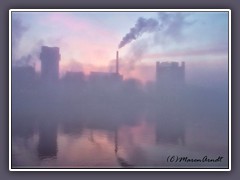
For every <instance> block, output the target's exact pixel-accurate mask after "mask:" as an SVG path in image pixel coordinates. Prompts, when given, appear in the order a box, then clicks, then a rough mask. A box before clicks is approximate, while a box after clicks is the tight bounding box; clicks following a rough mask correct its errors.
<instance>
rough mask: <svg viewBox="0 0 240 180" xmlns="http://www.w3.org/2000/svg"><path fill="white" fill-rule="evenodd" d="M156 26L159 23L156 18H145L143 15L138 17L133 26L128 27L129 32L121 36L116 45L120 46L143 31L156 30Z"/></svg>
mask: <svg viewBox="0 0 240 180" xmlns="http://www.w3.org/2000/svg"><path fill="white" fill-rule="evenodd" d="M158 28H159V23H158V21H157V20H156V19H153V18H149V19H145V18H143V17H140V18H139V19H138V20H137V22H136V24H135V26H134V27H133V28H131V29H130V32H129V33H128V34H126V35H125V36H124V37H123V39H122V41H121V42H120V44H119V46H118V47H119V48H122V47H123V46H125V45H126V44H128V43H130V42H131V41H133V40H135V39H137V38H138V37H140V36H141V35H142V34H143V33H145V32H153V31H156V30H158Z"/></svg>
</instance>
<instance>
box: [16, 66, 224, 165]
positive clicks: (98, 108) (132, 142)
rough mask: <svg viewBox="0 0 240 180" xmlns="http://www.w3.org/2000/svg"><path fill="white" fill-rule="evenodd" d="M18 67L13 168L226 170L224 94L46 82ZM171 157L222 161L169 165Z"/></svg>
mask: <svg viewBox="0 0 240 180" xmlns="http://www.w3.org/2000/svg"><path fill="white" fill-rule="evenodd" d="M17 70H19V68H18V69H17ZM17 70H16V69H14V68H13V69H12V73H13V74H12V142H13V144H12V148H13V151H12V159H13V167H35V166H37V167H39V166H40V167H79V168H81V167H147V168H148V167H160V168H162V167H192V166H194V167H226V166H227V163H228V92H227V89H215V90H212V89H207V88H200V87H195V86H192V85H189V84H184V85H183V86H175V85H171V84H169V85H166V84H165V86H161V85H158V84H157V82H155V83H153V84H146V85H142V84H141V83H140V82H139V81H137V80H134V79H132V80H131V79H129V80H105V79H102V80H96V79H90V78H89V77H87V76H83V77H82V79H78V78H77V79H74V78H62V79H60V80H58V81H56V82H54V83H47V82H45V81H43V80H42V79H41V78H40V77H39V75H37V74H35V73H34V72H32V71H31V68H29V69H27V68H26V69H24V68H23V69H22V70H21V72H20V73H19V72H17ZM24 72H25V73H24ZM28 74H31V76H27V75H28ZM34 74H35V76H32V75H34ZM170 155H179V156H188V157H189V158H202V157H203V156H209V157H211V158H217V157H218V156H223V157H224V161H222V162H220V163H167V161H166V159H167V157H168V156H170Z"/></svg>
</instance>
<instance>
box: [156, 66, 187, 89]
mask: <svg viewBox="0 0 240 180" xmlns="http://www.w3.org/2000/svg"><path fill="white" fill-rule="evenodd" d="M156 84H157V85H158V86H161V87H169V86H179V85H184V84H185V62H182V63H181V65H180V63H178V62H162V63H159V62H156Z"/></svg>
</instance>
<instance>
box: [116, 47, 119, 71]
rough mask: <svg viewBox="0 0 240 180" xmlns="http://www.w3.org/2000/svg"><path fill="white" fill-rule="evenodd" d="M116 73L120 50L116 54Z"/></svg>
mask: <svg viewBox="0 0 240 180" xmlns="http://www.w3.org/2000/svg"><path fill="white" fill-rule="evenodd" d="M116 73H117V74H118V73H119V72H118V51H117V54H116Z"/></svg>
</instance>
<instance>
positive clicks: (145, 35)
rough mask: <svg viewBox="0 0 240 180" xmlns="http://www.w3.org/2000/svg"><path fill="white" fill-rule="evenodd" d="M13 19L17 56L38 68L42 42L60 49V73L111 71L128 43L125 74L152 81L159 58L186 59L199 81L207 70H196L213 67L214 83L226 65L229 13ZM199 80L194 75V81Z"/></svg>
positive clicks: (18, 14) (26, 15) (26, 16)
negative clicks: (116, 56) (71, 71)
mask: <svg viewBox="0 0 240 180" xmlns="http://www.w3.org/2000/svg"><path fill="white" fill-rule="evenodd" d="M16 17H18V18H16ZM13 18H14V19H13V21H12V29H13V31H12V44H13V57H16V58H15V59H17V60H21V59H22V60H23V59H24V60H25V61H24V62H33V61H34V63H35V64H36V68H37V70H38V71H40V62H39V59H38V52H39V50H40V45H48V46H58V47H60V53H61V57H62V58H61V61H60V71H61V74H62V73H64V72H66V71H69V70H71V69H74V70H75V71H77V70H79V71H84V72H85V73H90V72H91V71H109V64H111V62H112V61H113V60H114V59H115V53H116V50H117V48H118V45H119V43H120V44H121V47H122V45H123V44H124V45H125V46H124V47H122V48H121V49H120V51H119V55H120V59H121V61H120V73H122V74H123V76H125V77H134V78H138V79H140V80H143V81H146V80H154V77H155V62H156V61H157V60H158V61H160V62H161V61H185V62H186V64H187V68H186V71H187V73H190V74H191V73H193V74H192V75H191V76H192V77H196V79H199V78H200V79H201V77H203V75H204V76H206V74H208V72H206V70H205V71H204V74H203V73H201V72H202V71H201V69H198V71H194V69H193V68H198V67H199V68H200V67H201V68H204V67H206V66H207V68H205V69H209V71H211V69H215V70H214V71H211V72H209V75H210V74H213V73H215V74H214V76H209V78H210V79H211V78H212V77H214V79H212V80H214V81H215V80H217V81H219V80H221V79H222V78H220V76H218V75H219V74H220V75H221V76H225V74H226V73H225V72H226V71H227V68H228V67H226V64H227V61H228V58H227V57H228V56H227V49H228V14H227V13H226V12H225V13H224V12H191V13H189V12H188V13H187V12H186V13H184V12H177V13H176V12H175V13H166V12H128V13H124V12H112V13H111V12H104V13H101V12H99V13H98V12H95V13H90V12H85V13H84V12H82V13H81V12H71V13H63V12H62V13H59V12H52V13H49V12H16V13H15V12H14V13H13ZM129 38H130V39H129ZM122 40H123V41H122ZM124 40H125V41H124ZM121 42H124V43H123V44H122V43H121ZM15 54H16V55H15ZM220 61H221V62H220ZM209 62H211V63H209ZM76 64H77V65H76ZM192 64H194V66H193V65H192ZM196 64H199V66H196ZM75 65H76V66H75ZM215 66H218V68H217V69H216V68H215ZM73 67H74V68H73ZM137 67H141V68H140V69H141V70H140V69H139V68H137ZM145 67H146V68H145ZM148 67H152V69H151V68H148ZM143 69H146V71H143ZM147 69H148V70H147ZM203 70H204V69H203ZM194 72H199V73H200V74H196V73H195V74H194ZM203 78H204V77H203ZM196 79H194V78H190V80H191V83H194V82H195V80H196ZM212 80H209V83H210V82H211V81H212ZM199 82H200V81H199ZM200 84H201V83H200ZM210 84H211V83H210Z"/></svg>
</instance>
